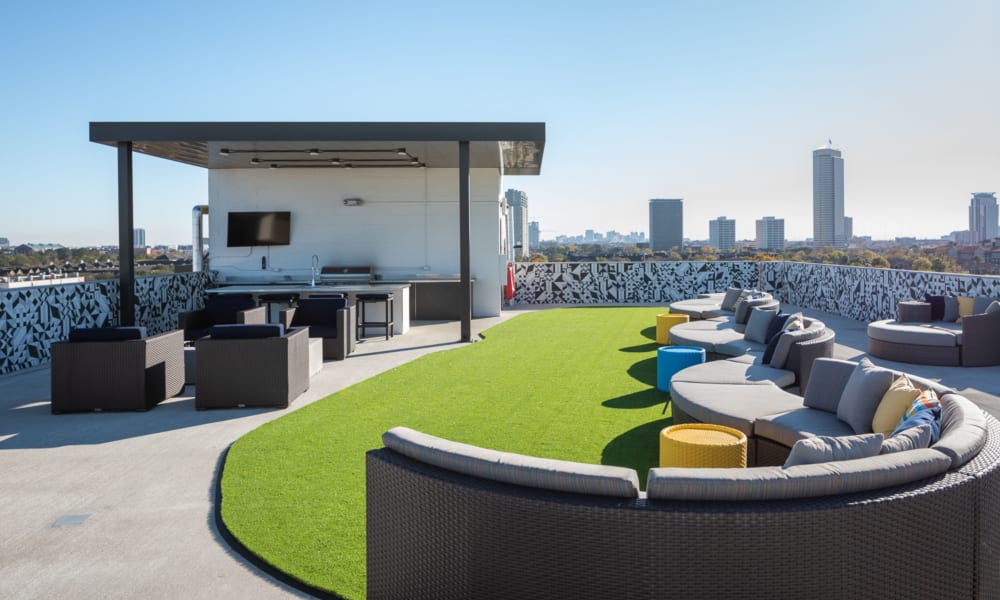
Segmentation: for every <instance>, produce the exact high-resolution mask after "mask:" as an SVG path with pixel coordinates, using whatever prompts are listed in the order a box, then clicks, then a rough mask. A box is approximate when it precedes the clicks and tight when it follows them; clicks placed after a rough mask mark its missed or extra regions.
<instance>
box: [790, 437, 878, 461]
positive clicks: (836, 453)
mask: <svg viewBox="0 0 1000 600" xmlns="http://www.w3.org/2000/svg"><path fill="white" fill-rule="evenodd" d="M881 449H882V434H881V433H863V434H861V435H837V436H830V435H822V436H814V437H808V438H804V439H801V440H799V441H797V442H795V445H794V446H792V451H791V452H789V453H788V459H787V460H786V461H785V464H784V465H783V466H784V467H785V468H788V467H794V466H796V465H814V464H816V463H824V462H833V461H835V460H857V459H859V458H868V457H870V456H875V455H877V454H878V451H879V450H881Z"/></svg>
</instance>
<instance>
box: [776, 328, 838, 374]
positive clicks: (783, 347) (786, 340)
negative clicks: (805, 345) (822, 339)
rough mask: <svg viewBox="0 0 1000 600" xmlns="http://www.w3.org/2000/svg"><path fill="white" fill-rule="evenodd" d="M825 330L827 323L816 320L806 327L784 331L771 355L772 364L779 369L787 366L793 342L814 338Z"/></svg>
mask: <svg viewBox="0 0 1000 600" xmlns="http://www.w3.org/2000/svg"><path fill="white" fill-rule="evenodd" d="M825 330H826V325H824V324H823V322H822V321H815V320H814V321H811V322H809V323H807V324H806V328H805V329H796V330H794V331H786V332H784V333H782V334H781V337H780V338H778V345H777V346H776V347H775V349H774V354H772V355H771V363H770V364H771V366H772V367H775V368H777V369H783V368H785V363H786V362H788V354H789V353H790V352H791V351H792V344H798V343H800V342H805V341H808V340H814V339H816V338H818V337H819V336H821V335H823V332H824V331H825Z"/></svg>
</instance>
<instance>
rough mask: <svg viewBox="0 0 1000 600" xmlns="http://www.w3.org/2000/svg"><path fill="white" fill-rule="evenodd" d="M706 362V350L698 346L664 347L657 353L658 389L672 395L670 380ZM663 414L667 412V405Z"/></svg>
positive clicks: (664, 406)
mask: <svg viewBox="0 0 1000 600" xmlns="http://www.w3.org/2000/svg"><path fill="white" fill-rule="evenodd" d="M703 362H705V349H704V348H699V347H697V346H664V347H662V348H659V349H658V350H657V351H656V389H658V390H660V391H662V392H667V393H670V378H671V377H673V376H674V374H675V373H677V372H678V371H681V370H682V369H686V368H688V367H690V366H693V365H697V364H700V363H703ZM663 412H667V406H666V404H664V405H663Z"/></svg>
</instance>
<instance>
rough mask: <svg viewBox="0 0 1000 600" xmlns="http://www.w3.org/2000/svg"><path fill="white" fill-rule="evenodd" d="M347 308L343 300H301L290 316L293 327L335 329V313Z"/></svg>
mask: <svg viewBox="0 0 1000 600" xmlns="http://www.w3.org/2000/svg"><path fill="white" fill-rule="evenodd" d="M343 308H347V299H345V298H303V299H302V300H299V305H298V306H297V307H296V309H295V314H294V315H293V316H292V325H293V326H296V327H298V326H304V325H323V326H328V327H334V328H335V327H337V311H338V310H340V309H343Z"/></svg>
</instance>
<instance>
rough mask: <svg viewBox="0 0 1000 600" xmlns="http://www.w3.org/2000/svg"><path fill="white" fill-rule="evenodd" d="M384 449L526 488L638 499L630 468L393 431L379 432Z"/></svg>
mask: <svg viewBox="0 0 1000 600" xmlns="http://www.w3.org/2000/svg"><path fill="white" fill-rule="evenodd" d="M382 443H383V444H385V447H386V448H389V449H390V450H394V451H396V452H399V453H400V454H403V455H405V456H408V457H410V458H412V459H414V460H419V461H420V462H424V463H427V464H430V465H434V466H436V467H440V468H442V469H448V470H449V471H455V472H458V473H464V474H466V475H472V476H473V477H481V478H483V479H490V480H493V481H501V482H505V483H512V484H515V485H523V486H527V487H534V488H542V489H547V490H555V491H558V492H572V493H577V494H594V495H599V496H613V497H616V498H637V497H638V496H639V475H638V473H636V472H635V470H634V469H626V468H624V467H608V466H602V465H591V464H586V463H575V462H569V461H564V460H552V459H547V458H536V457H533V456H524V455H521V454H512V453H509V452H500V451H497V450H488V449H486V448H479V447H478V446H470V445H468V444H461V443H459V442H453V441H450V440H446V439H443V438H439V437H435V436H432V435H428V434H426V433H421V432H419V431H414V430H413V429H409V428H407V427H394V428H392V429H390V430H389V431H387V432H385V433H384V434H382Z"/></svg>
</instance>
